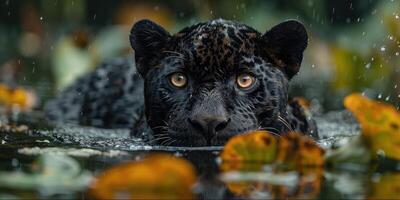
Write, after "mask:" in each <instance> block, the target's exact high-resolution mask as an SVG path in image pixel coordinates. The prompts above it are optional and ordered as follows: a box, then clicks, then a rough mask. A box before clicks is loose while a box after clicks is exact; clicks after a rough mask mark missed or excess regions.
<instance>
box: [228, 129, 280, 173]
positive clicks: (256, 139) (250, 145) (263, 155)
mask: <svg viewBox="0 0 400 200" xmlns="http://www.w3.org/2000/svg"><path fill="white" fill-rule="evenodd" d="M277 145H278V144H277V138H275V137H274V136H272V135H271V134H269V133H268V132H266V131H253V132H249V133H244V134H241V135H237V136H235V137H233V138H231V139H230V140H229V141H228V142H227V143H226V144H225V146H224V149H223V151H222V153H221V159H222V161H223V164H222V170H223V171H225V170H234V169H235V170H238V169H241V170H256V169H260V167H262V166H261V165H259V164H260V163H261V164H266V163H272V162H273V161H274V160H275V159H276V155H277V153H276V151H277Z"/></svg>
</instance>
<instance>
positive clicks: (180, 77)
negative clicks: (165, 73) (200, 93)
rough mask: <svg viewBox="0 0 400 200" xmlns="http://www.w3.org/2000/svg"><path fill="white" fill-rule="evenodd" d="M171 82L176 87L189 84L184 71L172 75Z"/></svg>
mask: <svg viewBox="0 0 400 200" xmlns="http://www.w3.org/2000/svg"><path fill="white" fill-rule="evenodd" d="M170 81H171V84H172V85H173V86H175V87H178V88H182V87H185V86H186V84H187V78H186V76H185V74H182V73H179V72H178V73H174V74H172V75H171V77H170Z"/></svg>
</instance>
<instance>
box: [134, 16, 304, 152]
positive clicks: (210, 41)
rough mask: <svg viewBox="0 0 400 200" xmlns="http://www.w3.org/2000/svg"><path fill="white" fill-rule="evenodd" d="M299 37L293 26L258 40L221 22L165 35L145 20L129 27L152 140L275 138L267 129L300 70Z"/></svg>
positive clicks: (194, 142) (188, 142)
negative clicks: (254, 133)
mask: <svg viewBox="0 0 400 200" xmlns="http://www.w3.org/2000/svg"><path fill="white" fill-rule="evenodd" d="M307 38H308V37H307V33H306V30H305V28H304V26H303V25H302V24H301V23H300V22H298V21H294V20H289V21H285V22H283V23H281V24H279V25H276V26H275V27H273V28H272V29H270V30H268V31H267V32H266V33H265V34H261V33H260V32H258V31H256V30H255V29H253V28H251V27H249V26H246V25H243V24H240V23H238V22H232V21H226V20H222V19H219V20H212V21H208V22H205V23H199V24H197V25H193V26H190V27H187V28H185V29H183V30H181V31H179V32H178V33H175V34H173V35H171V34H170V33H168V32H167V31H166V30H164V29H163V28H162V27H161V26H159V25H158V24H156V23H154V22H152V21H149V20H142V21H139V22H137V23H136V24H135V25H134V26H133V28H132V30H131V35H130V42H131V45H132V47H133V49H134V51H135V61H136V67H137V70H138V72H139V73H140V74H141V76H142V77H143V78H144V81H145V83H144V85H145V88H144V95H145V116H146V120H147V123H148V125H149V126H150V127H151V129H152V130H153V134H154V138H155V141H158V143H159V144H162V145H179V146H182V145H183V146H204V145H222V144H224V143H225V142H226V140H227V139H229V138H230V137H232V136H234V135H236V134H240V133H243V132H246V131H249V130H255V129H267V130H268V129H270V131H272V132H276V133H278V134H279V132H280V131H281V130H273V129H276V127H275V123H276V122H277V121H278V119H279V117H280V115H281V114H282V113H284V112H286V106H287V103H288V83H289V80H290V79H291V78H292V77H293V76H294V75H295V74H296V73H297V72H298V71H299V69H300V64H301V61H302V58H303V51H304V50H305V48H306V46H307V40H308V39H307ZM278 129H279V128H278Z"/></svg>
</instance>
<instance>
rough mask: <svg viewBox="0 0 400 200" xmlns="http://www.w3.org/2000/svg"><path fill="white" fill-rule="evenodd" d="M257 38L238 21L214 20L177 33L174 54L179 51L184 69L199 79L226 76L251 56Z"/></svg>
mask: <svg viewBox="0 0 400 200" xmlns="http://www.w3.org/2000/svg"><path fill="white" fill-rule="evenodd" d="M259 35H260V33H259V32H257V31H256V30H254V29H253V28H251V27H248V26H246V25H243V24H240V23H237V22H232V21H226V20H213V21H210V22H206V23H200V24H197V25H194V26H191V27H189V28H186V29H184V30H182V31H180V32H178V33H177V34H176V35H175V37H176V41H178V43H179V44H178V45H176V48H175V49H174V51H176V52H182V54H183V55H185V57H186V58H188V59H185V60H187V61H188V63H186V66H187V67H189V68H190V70H192V71H193V72H194V73H196V74H198V75H199V76H202V75H206V74H208V75H210V74H220V73H226V72H227V71H230V70H234V68H235V67H236V66H238V65H239V64H240V62H242V61H243V58H250V57H251V56H252V55H254V53H255V51H256V49H255V45H256V39H257V38H258V37H259ZM246 61H248V59H247V60H246Z"/></svg>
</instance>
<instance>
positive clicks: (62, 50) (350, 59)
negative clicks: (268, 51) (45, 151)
mask: <svg viewBox="0 0 400 200" xmlns="http://www.w3.org/2000/svg"><path fill="white" fill-rule="evenodd" d="M142 18H150V19H152V20H154V21H156V22H158V23H160V24H162V25H163V26H164V27H165V28H166V29H167V30H169V31H171V32H172V33H173V32H176V31H178V30H180V29H181V28H183V27H185V26H188V25H191V24H194V23H197V22H201V21H205V20H209V19H215V18H225V19H230V20H237V21H242V22H244V23H246V24H248V25H250V26H253V27H254V28H256V29H257V30H259V31H261V32H265V31H266V30H268V28H270V27H272V26H273V25H275V24H278V23H279V22H281V21H283V20H286V19H290V18H294V19H298V20H300V21H302V22H303V23H304V24H305V25H306V27H307V29H308V32H309V36H310V40H309V47H308V49H307V50H306V52H305V58H304V61H303V65H302V68H301V71H300V73H299V75H298V76H297V77H296V78H295V79H294V80H293V84H292V88H291V89H292V94H293V95H300V96H305V97H306V98H308V99H311V100H312V103H314V104H315V105H322V106H319V107H320V108H321V111H329V110H333V109H341V108H342V98H343V97H344V96H345V95H346V94H348V93H350V92H355V91H359V92H363V93H365V94H366V95H368V96H370V97H373V98H377V99H382V100H384V101H389V102H391V103H393V104H394V105H396V106H397V107H398V106H399V105H400V88H399V87H400V76H399V73H400V72H399V70H400V62H399V61H400V55H399V52H400V1H398V0H335V1H331V0H302V1H292V0H268V1H264V0H248V1H245V0H219V1H216V0H207V1H199V0H187V1H180V0H169V1H162V0H151V1H150V0H147V1H143V0H135V1H127V0H115V1H107V0H18V1H13V0H4V1H2V2H0V65H1V67H0V82H3V83H6V84H8V85H11V86H14V85H23V86H25V87H29V88H31V89H33V90H35V91H36V92H37V94H38V96H39V99H41V102H40V104H39V106H38V109H40V107H41V105H42V104H43V102H44V101H46V99H48V98H51V97H52V96H54V95H56V94H57V93H58V92H59V91H60V90H62V88H65V87H66V86H68V84H70V83H71V82H72V81H73V80H74V79H76V78H77V77H79V76H81V75H82V74H84V73H87V72H89V71H91V70H93V69H94V68H95V67H96V66H97V65H98V64H99V63H100V62H101V61H103V60H106V59H110V58H112V57H117V56H133V52H132V51H131V49H130V47H129V42H128V39H127V38H128V32H129V29H130V27H131V26H132V24H133V23H134V22H135V21H137V20H139V19H142ZM322 108H323V109H322Z"/></svg>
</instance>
